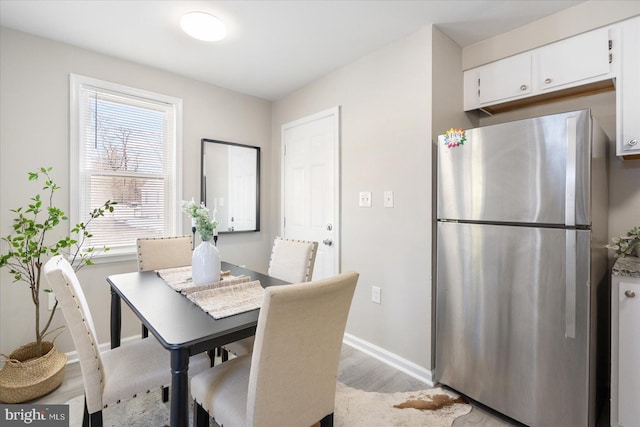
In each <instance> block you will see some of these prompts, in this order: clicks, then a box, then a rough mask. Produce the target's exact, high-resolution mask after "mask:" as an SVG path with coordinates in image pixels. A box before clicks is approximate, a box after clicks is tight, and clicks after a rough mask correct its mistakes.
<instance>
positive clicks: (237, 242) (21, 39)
mask: <svg viewBox="0 0 640 427" xmlns="http://www.w3.org/2000/svg"><path fill="white" fill-rule="evenodd" d="M0 31H1V33H0V235H1V236H6V235H8V234H9V233H10V232H11V223H12V219H13V216H11V215H10V214H9V209H14V208H17V207H18V206H23V205H25V204H26V203H27V202H28V198H29V197H32V196H33V195H35V194H36V193H38V192H39V191H40V187H39V186H37V185H35V184H34V183H29V182H28V181H27V172H29V171H33V170H36V169H37V168H39V167H40V166H53V168H54V170H53V175H54V178H55V180H56V181H57V183H58V184H59V185H61V186H62V187H63V188H62V190H60V191H59V192H58V193H57V197H56V204H57V205H58V206H59V207H61V208H62V209H63V210H65V211H66V212H69V194H68V191H67V189H68V188H69V175H68V170H69V130H68V128H69V73H77V74H81V75H85V76H89V77H94V78H98V79H103V80H107V81H112V82H115V83H119V84H123V85H127V86H132V87H136V88H139V89H144V90H149V91H154V92H158V93H162V94H165V95H170V96H174V97H177V98H181V99H183V101H184V123H183V124H184V132H183V165H182V168H183V189H182V192H183V194H182V196H183V199H190V198H191V197H195V198H196V200H197V199H199V194H200V182H199V181H200V180H199V176H200V139H201V138H211V139H219V140H224V141H232V142H238V143H242V144H248V145H256V146H260V147H261V148H262V154H263V156H264V157H263V159H266V160H263V162H262V180H261V184H262V191H263V194H269V193H270V191H271V184H270V176H271V173H270V166H271V165H270V162H269V161H268V159H269V158H270V157H271V154H270V143H271V103H270V102H268V101H265V100H262V99H258V98H255V97H251V96H246V95H241V94H238V93H235V92H232V91H229V90H225V89H221V88H218V87H215V86H211V85H208V84H205V83H201V82H198V81H194V80H189V79H186V78H183V77H179V76H176V75H173V74H170V73H167V72H164V71H160V70H157V69H154V68H150V67H146V66H142V65H138V64H134V63H131V62H127V61H123V60H119V59H115V58H112V57H108V56H104V55H100V54H97V53H94V52H89V51H86V50H82V49H78V48H75V47H71V46H68V45H64V44H61V43H56V42H53V41H50V40H46V39H42V38H39V37H34V36H30V35H27V34H24V33H20V32H16V31H13V30H10V29H7V28H1V29H0ZM270 207H271V202H270V200H269V197H263V198H262V207H261V208H262V213H263V215H262V218H263V221H262V230H263V231H261V232H259V233H243V234H238V235H233V236H224V235H223V236H221V237H220V240H219V243H218V244H219V248H220V252H221V253H222V255H223V257H224V259H225V260H227V261H231V262H234V263H238V264H246V265H247V266H249V267H250V268H253V269H255V270H258V271H263V272H264V271H266V269H267V262H268V254H269V250H270V247H271V240H270V239H271V237H270V236H271V234H272V233H271V232H270V229H269V227H270V224H271V221H270V218H269V213H270ZM177 208H178V207H176V209H177ZM188 227H189V222H188V220H187V219H185V220H184V231H185V233H190V230H189V228H188ZM61 229H62V230H63V231H64V229H65V227H61ZM136 268H137V266H136V263H135V261H128V262H121V263H109V264H100V265H96V266H92V267H87V268H85V269H83V270H81V271H80V274H79V277H80V280H81V282H82V283H83V287H84V290H85V292H86V294H87V298H88V300H89V305H90V308H91V310H92V312H93V313H94V321H95V323H96V328H97V330H98V339H99V341H100V342H108V341H109V301H110V293H109V287H108V285H107V283H106V281H105V279H106V277H107V276H108V275H111V274H115V273H120V272H126V271H134V270H135V269H136ZM11 282H12V278H11V277H10V276H9V274H8V273H7V271H6V269H4V268H3V269H2V270H1V271H0V353H9V352H11V351H12V350H13V349H14V348H15V347H17V346H19V345H22V344H26V343H27V342H29V341H31V340H33V338H35V334H34V332H33V322H34V321H33V319H34V315H33V309H32V307H33V305H32V303H31V301H30V297H29V294H28V288H27V286H26V285H25V284H24V283H16V284H12V283H11ZM45 282H46V281H45ZM123 306H124V304H123ZM44 307H45V308H44V309H43V315H46V314H47V313H48V312H47V311H46V303H45V304H44ZM62 324H64V319H63V316H62V313H59V314H58V315H57V316H56V321H55V325H54V326H57V325H62ZM139 331H140V326H139V322H138V321H137V320H136V319H135V318H134V317H133V314H131V313H130V312H129V313H125V317H124V319H123V336H128V335H134V334H138V333H139ZM56 343H57V344H58V347H59V349H60V350H61V351H72V350H73V349H74V346H73V343H72V341H71V338H70V336H69V334H68V332H65V333H64V335H62V336H61V337H60V338H59V339H58V340H57V341H56Z"/></svg>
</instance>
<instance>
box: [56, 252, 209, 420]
mask: <svg viewBox="0 0 640 427" xmlns="http://www.w3.org/2000/svg"><path fill="white" fill-rule="evenodd" d="M44 274H45V277H46V278H47V281H48V282H49V284H50V286H51V289H52V290H53V292H54V294H55V296H56V299H57V300H58V304H59V305H60V307H61V308H62V313H63V315H64V318H65V320H66V322H67V326H68V328H69V331H70V332H71V336H72V338H73V342H74V344H75V346H76V350H77V352H78V358H79V361H80V369H81V371H82V380H83V383H84V395H85V404H84V405H85V406H84V408H85V409H84V417H83V426H94V427H100V426H102V409H103V408H106V407H107V406H108V405H112V404H117V403H120V402H121V401H125V400H128V399H131V398H133V397H136V395H138V394H142V393H146V392H148V391H150V390H153V389H160V388H161V387H162V386H168V385H169V384H170V382H171V364H170V354H169V351H168V350H166V349H164V348H163V347H162V346H161V345H160V344H159V343H158V341H157V340H156V339H153V338H148V339H141V340H136V341H133V342H129V343H126V344H124V345H122V346H120V347H117V348H114V349H111V350H106V351H100V350H99V348H98V339H97V335H96V330H95V327H94V323H93V318H92V316H91V312H90V311H89V306H88V304H87V300H86V298H85V295H84V292H83V291H82V287H81V286H80V282H79V281H78V278H77V276H76V274H75V272H74V271H73V267H71V265H70V264H69V262H68V261H67V260H66V259H65V258H64V257H63V256H60V255H59V256H55V257H53V258H51V259H50V260H49V261H48V262H47V263H46V264H45V266H44ZM208 367H209V358H208V357H207V356H206V355H205V354H204V353H203V354H199V355H196V356H193V357H191V359H190V361H189V372H190V374H194V373H198V372H201V371H203V370H204V369H206V368H208Z"/></svg>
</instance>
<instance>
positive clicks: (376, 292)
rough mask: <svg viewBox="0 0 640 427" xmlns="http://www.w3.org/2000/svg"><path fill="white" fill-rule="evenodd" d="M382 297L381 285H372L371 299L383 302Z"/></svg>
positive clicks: (378, 302) (379, 302)
mask: <svg viewBox="0 0 640 427" xmlns="http://www.w3.org/2000/svg"><path fill="white" fill-rule="evenodd" d="M381 297H382V290H381V289H380V287H378V286H372V287H371V301H373V302H375V303H376V304H382V302H381Z"/></svg>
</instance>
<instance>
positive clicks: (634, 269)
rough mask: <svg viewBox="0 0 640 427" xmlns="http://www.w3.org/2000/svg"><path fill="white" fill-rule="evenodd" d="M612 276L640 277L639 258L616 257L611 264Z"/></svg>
mask: <svg viewBox="0 0 640 427" xmlns="http://www.w3.org/2000/svg"><path fill="white" fill-rule="evenodd" d="M612 273H613V275H614V276H621V277H638V278H640V258H637V257H633V256H628V257H624V258H618V259H617V260H616V263H615V264H614V265H613V270H612Z"/></svg>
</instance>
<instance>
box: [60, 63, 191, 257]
mask: <svg viewBox="0 0 640 427" xmlns="http://www.w3.org/2000/svg"><path fill="white" fill-rule="evenodd" d="M70 90H71V97H70V98H71V112H70V118H71V160H70V164H71V179H70V182H71V188H70V197H71V210H70V223H71V225H73V224H76V223H78V222H81V221H82V222H86V221H87V220H88V219H89V212H91V211H92V210H93V209H94V208H96V207H99V206H101V205H102V204H103V203H104V202H105V201H106V200H111V201H115V202H117V205H115V206H114V211H113V212H112V213H108V214H106V215H105V216H104V217H100V218H98V219H96V220H94V221H92V223H91V224H90V227H89V231H90V233H91V234H92V237H91V239H90V241H87V242H85V247H91V246H93V247H96V248H100V247H103V246H107V247H109V248H110V251H109V254H113V255H124V254H133V253H135V242H136V238H138V237H162V236H171V235H176V234H178V233H179V232H181V230H180V224H181V221H180V217H179V206H178V200H179V199H180V188H181V183H180V182H179V181H180V180H179V177H180V171H178V166H177V165H179V164H180V161H179V160H180V159H179V157H180V146H181V144H180V142H181V123H182V100H180V99H177V98H172V97H168V96H165V95H159V94H155V93H151V92H146V91H142V90H138V89H133V88H129V87H126V86H121V85H117V84H113V83H109V82H104V81H101V80H96V79H91V78H87V77H83V76H79V75H75V74H71V76H70Z"/></svg>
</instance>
